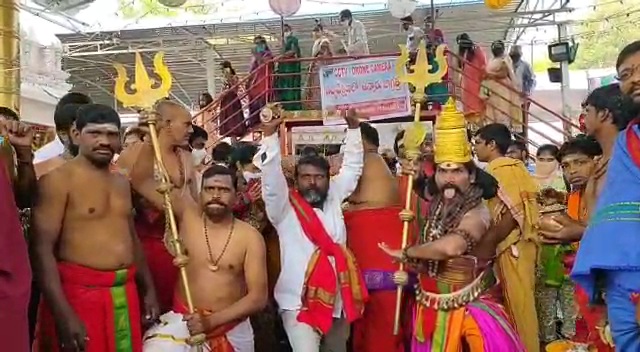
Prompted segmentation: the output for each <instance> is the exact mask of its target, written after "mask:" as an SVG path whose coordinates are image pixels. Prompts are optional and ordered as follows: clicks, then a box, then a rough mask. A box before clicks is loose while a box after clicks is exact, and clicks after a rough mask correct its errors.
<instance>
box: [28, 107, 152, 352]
mask: <svg viewBox="0 0 640 352" xmlns="http://www.w3.org/2000/svg"><path fill="white" fill-rule="evenodd" d="M72 136H73V138H74V140H75V141H76V143H77V144H78V147H79V148H78V149H79V154H78V156H77V157H75V158H74V159H72V160H70V161H68V162H67V163H65V164H64V165H62V166H60V167H58V168H57V169H55V170H53V171H51V172H49V173H48V174H47V175H45V176H43V177H42V178H40V180H39V185H38V192H39V199H38V202H37V204H36V206H35V208H34V209H33V225H34V233H33V243H32V245H33V247H32V251H33V262H34V270H35V273H36V277H37V278H38V280H39V284H40V287H42V291H43V294H44V302H43V304H42V305H41V309H40V312H39V317H38V325H39V327H38V329H37V333H36V341H35V343H34V351H42V352H51V351H54V352H55V351H87V352H103V351H104V352H107V351H113V350H115V349H116V346H118V347H117V348H118V349H126V350H127V351H134V352H140V351H142V336H141V320H140V307H139V301H138V297H139V295H138V287H140V295H141V296H142V297H143V302H144V310H145V314H146V315H145V320H146V321H145V323H149V322H151V321H153V320H155V319H156V318H157V315H158V308H157V301H156V298H155V291H154V289H153V285H152V282H151V277H150V274H149V270H148V268H147V265H146V263H145V261H144V256H143V255H142V251H141V249H140V245H139V242H138V240H137V236H136V235H135V233H134V231H133V218H132V210H133V208H132V205H131V190H130V188H129V183H128V182H127V180H126V179H125V178H124V177H122V176H121V175H118V174H114V173H111V172H109V163H110V162H111V158H112V157H113V155H114V153H115V151H116V150H118V148H119V146H120V117H119V116H118V113H117V112H115V111H114V110H113V109H112V108H110V107H107V106H104V105H95V104H88V105H85V106H83V107H81V108H80V109H79V110H78V119H77V121H76V125H75V127H74V128H73V130H72ZM116 322H117V326H118V329H117V330H114V326H116Z"/></svg>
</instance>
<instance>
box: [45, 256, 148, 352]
mask: <svg viewBox="0 0 640 352" xmlns="http://www.w3.org/2000/svg"><path fill="white" fill-rule="evenodd" d="M58 272H59V273H60V281H61V283H62V290H63V291H64V295H65V297H66V299H67V301H68V302H69V304H70V305H71V307H72V308H73V310H74V312H75V313H76V315H77V316H78V318H79V319H80V320H82V322H83V323H84V327H85V329H86V331H87V337H88V338H89V339H88V340H87V345H86V346H87V348H86V350H85V352H142V331H141V330H142V326H141V324H142V323H141V320H140V303H139V298H138V290H137V287H136V284H135V272H136V271H135V269H134V268H129V269H121V270H117V271H98V270H94V269H90V268H87V267H83V266H80V265H77V264H70V263H58ZM59 350H60V343H59V342H58V339H57V336H56V327H55V321H54V319H53V315H52V314H51V311H50V310H49V308H48V307H47V306H46V304H45V303H44V301H43V302H42V303H41V304H40V309H39V312H38V323H37V327H36V340H35V342H34V344H33V351H34V352H58V351H59Z"/></svg>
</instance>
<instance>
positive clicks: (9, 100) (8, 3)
mask: <svg viewBox="0 0 640 352" xmlns="http://www.w3.org/2000/svg"><path fill="white" fill-rule="evenodd" d="M19 16H20V14H19V10H18V0H0V106H5V107H8V108H11V109H13V110H15V111H19V110H20V26H19V23H18V20H19Z"/></svg>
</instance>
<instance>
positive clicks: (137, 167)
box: [117, 100, 197, 313]
mask: <svg viewBox="0 0 640 352" xmlns="http://www.w3.org/2000/svg"><path fill="white" fill-rule="evenodd" d="M154 113H156V114H157V115H158V116H157V118H158V124H157V128H158V142H159V144H160V151H161V154H162V159H163V162H164V166H165V168H166V171H167V172H168V174H169V179H170V181H171V184H172V185H173V187H174V189H177V190H180V192H183V193H191V195H192V196H193V197H194V199H197V198H196V196H197V182H196V177H195V168H194V165H193V158H192V156H191V153H190V152H189V151H187V150H185V149H184V148H185V147H187V146H188V143H189V136H190V135H191V133H192V132H193V129H192V125H191V113H190V112H189V110H187V109H186V108H185V107H184V106H182V105H180V104H178V103H175V102H173V101H171V100H161V101H159V102H158V103H157V104H156V107H155V109H154ZM144 114H146V113H145V112H143V113H142V115H141V120H142V121H144V120H145V119H146V117H145V115H144ZM141 155H145V156H146V157H142V156H141ZM153 155H154V154H153V147H152V145H151V142H150V141H145V142H144V143H135V144H133V145H131V146H130V147H129V148H128V149H125V150H123V151H122V153H121V154H120V157H119V158H118V161H117V169H118V170H119V172H121V173H123V174H124V175H126V176H127V177H128V178H129V180H130V182H131V187H132V188H133V190H134V191H135V193H137V194H135V195H134V206H135V208H136V216H135V226H136V233H137V234H138V236H139V237H140V241H141V242H142V248H143V249H144V253H145V257H146V259H147V262H148V263H149V269H150V270H151V275H152V276H153V282H154V284H155V288H156V292H157V293H158V300H159V303H160V309H161V312H162V313H165V312H168V311H169V310H170V309H171V306H172V303H173V291H174V288H175V285H176V282H177V280H178V268H176V267H175V266H174V265H173V256H172V255H171V254H170V253H169V252H168V251H167V249H166V246H165V241H164V240H165V237H166V236H167V234H166V232H165V231H166V230H167V229H168V226H167V224H166V221H165V214H164V210H163V208H162V207H156V206H154V205H153V204H152V203H151V201H150V200H149V199H146V197H145V196H140V194H141V191H140V189H139V188H140V187H141V185H142V184H144V182H146V180H147V179H148V178H150V177H155V178H156V179H159V177H160V174H159V169H158V166H157V165H156V163H155V158H154V157H153Z"/></svg>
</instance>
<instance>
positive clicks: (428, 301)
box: [380, 102, 525, 352]
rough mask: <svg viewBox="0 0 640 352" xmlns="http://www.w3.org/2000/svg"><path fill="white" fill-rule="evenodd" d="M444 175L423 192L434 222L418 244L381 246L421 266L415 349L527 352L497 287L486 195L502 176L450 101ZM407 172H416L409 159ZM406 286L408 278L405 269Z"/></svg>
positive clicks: (440, 148)
mask: <svg viewBox="0 0 640 352" xmlns="http://www.w3.org/2000/svg"><path fill="white" fill-rule="evenodd" d="M435 134H436V136H435V143H436V145H435V163H436V173H435V175H434V177H432V178H430V179H429V180H428V182H426V185H425V187H424V188H423V189H421V190H419V195H420V196H421V197H431V198H432V199H431V208H430V210H429V215H430V216H429V220H428V221H427V224H426V226H425V227H424V228H423V232H422V234H421V235H420V238H419V240H418V243H417V244H416V245H414V246H408V247H406V248H405V249H396V248H393V249H392V248H390V247H389V246H388V245H387V244H385V243H381V244H380V248H381V249H382V250H383V251H385V252H386V253H387V254H389V255H390V256H391V257H392V258H394V259H396V260H399V261H403V262H405V263H407V264H408V265H409V267H410V268H412V269H414V270H415V271H417V272H418V278H419V284H418V285H417V286H416V301H417V308H416V310H415V314H414V318H415V322H414V339H413V345H412V351H415V352H420V351H429V352H436V351H448V352H461V351H465V350H466V351H479V352H480V351H487V352H488V351H504V352H507V351H508V352H514V351H518V352H523V351H525V348H524V346H523V345H522V344H521V342H520V339H519V337H518V335H517V334H516V332H515V330H514V329H513V327H512V326H511V324H510V322H509V319H508V317H507V315H506V314H505V312H504V309H503V308H502V306H500V304H499V303H497V302H496V301H495V300H494V299H493V297H491V295H490V293H489V290H490V289H491V288H492V287H494V286H495V285H496V284H497V279H496V277H495V275H494V270H493V258H494V257H495V251H496V242H495V238H494V237H493V236H492V235H491V234H490V231H489V228H490V227H491V214H490V212H489V209H488V208H487V206H486V205H484V203H483V199H489V198H492V197H495V196H496V194H497V192H498V182H497V181H496V180H495V179H494V178H493V177H492V176H490V175H489V174H487V173H485V172H484V171H482V170H480V169H478V168H477V167H476V165H475V163H474V161H473V159H472V157H471V146H470V144H469V142H468V139H467V130H466V128H465V120H464V117H463V115H462V114H460V113H457V112H455V107H454V106H453V103H452V102H450V103H448V104H447V105H445V107H444V110H443V113H442V115H440V116H439V117H438V119H437V121H436V128H435ZM403 172H404V173H405V174H408V175H416V174H417V173H416V168H415V166H414V165H409V164H408V163H407V162H403ZM394 277H395V280H396V281H397V282H398V283H399V284H405V283H406V282H407V281H408V275H407V273H406V272H397V273H396V274H395V275H394Z"/></svg>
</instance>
